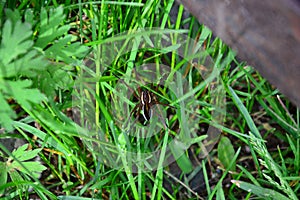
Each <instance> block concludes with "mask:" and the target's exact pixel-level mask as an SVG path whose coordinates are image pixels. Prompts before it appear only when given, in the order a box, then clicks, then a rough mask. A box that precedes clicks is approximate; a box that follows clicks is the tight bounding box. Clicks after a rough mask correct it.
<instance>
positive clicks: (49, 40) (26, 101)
mask: <svg viewBox="0 0 300 200" xmlns="http://www.w3.org/2000/svg"><path fill="white" fill-rule="evenodd" d="M27 11H28V12H26V13H27V15H26V16H27V18H26V19H27V20H28V21H31V22H34V21H35V20H34V19H33V15H32V14H30V13H32V12H31V11H30V10H27ZM6 13H7V16H6V17H7V19H6V21H5V23H4V26H3V28H2V40H1V45H0V55H1V57H0V83H1V85H0V91H1V93H0V125H1V126H2V127H4V128H5V129H6V131H12V130H13V119H15V118H16V117H17V114H16V113H15V112H14V111H13V110H12V108H11V107H10V105H9V104H8V102H7V100H10V99H13V100H15V101H16V102H17V103H18V104H19V105H20V106H21V107H22V108H23V109H24V110H25V111H29V110H30V109H31V108H32V105H34V104H39V103H41V102H42V101H44V100H47V98H50V99H52V98H53V97H54V95H55V93H56V91H57V89H61V88H63V89H64V90H66V89H69V88H71V87H72V83H73V79H72V74H71V73H70V70H72V68H73V67H72V66H69V67H68V66H66V64H69V65H70V64H71V65H73V64H75V63H78V60H77V59H78V58H82V57H83V56H84V55H85V54H86V52H87V48H86V47H84V46H82V45H80V43H78V42H72V37H71V36H69V35H66V36H65V37H63V35H64V34H66V33H67V31H68V30H69V29H70V26H69V25H62V22H63V21H64V19H65V16H64V15H63V8H62V7H59V8H57V9H51V10H50V12H49V16H48V13H47V11H46V9H42V11H41V16H40V17H41V18H40V21H41V23H40V24H37V25H36V27H35V29H37V30H39V34H38V35H37V40H36V41H34V39H33V38H34V37H33V31H32V29H33V27H32V25H31V24H29V23H27V22H22V20H21V17H20V14H19V12H18V11H17V10H16V11H11V10H6ZM47 59H48V60H49V59H51V60H55V61H60V62H61V63H64V65H62V64H60V65H57V64H56V63H53V62H52V63H50V62H49V61H48V60H47ZM41 91H42V92H43V93H44V94H42V92H41ZM45 94H46V95H45Z"/></svg>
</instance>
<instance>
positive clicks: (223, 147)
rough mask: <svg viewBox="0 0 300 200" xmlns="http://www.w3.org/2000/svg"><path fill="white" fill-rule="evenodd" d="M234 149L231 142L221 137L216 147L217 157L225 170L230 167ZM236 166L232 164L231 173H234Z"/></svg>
mask: <svg viewBox="0 0 300 200" xmlns="http://www.w3.org/2000/svg"><path fill="white" fill-rule="evenodd" d="M234 154H235V151H234V148H233V145H232V144H231V141H230V140H229V139H228V138H227V137H222V138H221V140H220V142H219V145H218V157H219V160H220V161H221V163H222V164H223V165H224V167H225V168H226V169H228V167H229V166H230V162H231V161H232V160H233V158H234ZM235 168H236V164H235V163H233V165H232V167H231V169H229V170H231V171H235Z"/></svg>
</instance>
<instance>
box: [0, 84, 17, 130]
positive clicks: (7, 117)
mask: <svg viewBox="0 0 300 200" xmlns="http://www.w3.org/2000/svg"><path fill="white" fill-rule="evenodd" d="M16 117H17V115H16V113H15V112H14V111H13V110H12V109H11V108H10V106H9V105H8V103H7V102H6V101H5V99H4V96H3V95H2V91H1V89H0V125H2V126H3V127H4V128H6V130H7V131H8V132H10V131H12V130H13V126H12V123H13V120H12V119H14V118H16Z"/></svg>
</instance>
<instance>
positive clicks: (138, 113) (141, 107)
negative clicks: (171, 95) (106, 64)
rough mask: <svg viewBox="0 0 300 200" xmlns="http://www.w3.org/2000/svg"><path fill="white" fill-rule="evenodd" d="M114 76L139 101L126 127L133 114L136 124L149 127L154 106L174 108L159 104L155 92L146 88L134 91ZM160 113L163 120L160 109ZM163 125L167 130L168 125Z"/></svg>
mask: <svg viewBox="0 0 300 200" xmlns="http://www.w3.org/2000/svg"><path fill="white" fill-rule="evenodd" d="M113 75H114V76H116V77H117V78H119V79H120V80H121V81H122V83H124V84H125V85H126V87H127V88H128V89H129V90H130V91H131V92H132V94H133V96H134V97H135V98H136V99H137V101H138V102H137V104H136V105H135V106H134V108H133V109H132V111H131V112H130V114H129V118H128V120H127V122H126V124H125V127H127V126H128V123H129V121H130V119H131V117H132V115H133V114H135V120H134V122H136V121H139V122H140V123H141V124H142V125H144V126H145V125H147V123H148V122H149V121H150V119H151V118H152V116H153V110H152V107H153V106H154V105H163V106H168V107H170V108H174V107H173V106H170V105H169V104H166V103H162V102H159V101H158V100H157V98H156V95H155V94H154V93H153V92H151V91H150V90H148V89H147V88H146V87H138V88H137V92H136V91H133V90H132V88H131V87H130V86H129V85H128V84H127V83H126V82H125V81H123V80H122V79H121V78H120V77H119V76H118V75H116V74H114V73H113ZM153 86H154V85H153V83H152V84H151V87H153ZM159 86H160V85H159V84H158V85H157V87H156V90H157V89H158V87H159ZM159 113H160V116H159V117H160V118H163V117H162V114H161V110H160V109H159ZM163 124H164V126H165V128H167V127H166V124H165V123H163Z"/></svg>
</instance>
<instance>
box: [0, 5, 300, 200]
mask: <svg viewBox="0 0 300 200" xmlns="http://www.w3.org/2000/svg"><path fill="white" fill-rule="evenodd" d="M16 5H17V9H15V10H13V9H14V8H15V6H16ZM0 6H1V7H0V8H1V11H0V17H1V18H0V24H1V43H0V44H1V45H0V55H1V57H0V83H1V84H0V91H1V93H0V125H1V129H0V139H1V143H0V152H1V154H0V156H1V162H0V165H1V169H2V170H0V198H3V199H29V198H35V197H37V198H39V199H57V198H59V199H250V198H260V199H298V198H300V196H299V190H300V184H299V181H300V176H299V171H300V158H299V155H300V139H299V138H300V137H299V135H300V132H299V117H300V115H299V109H298V108H296V107H295V106H294V105H293V104H291V103H290V102H289V101H288V100H287V99H286V98H285V97H284V96H283V95H282V94H280V92H279V91H278V90H276V88H274V87H273V86H272V85H270V84H269V83H268V82H267V81H266V80H265V79H264V78H263V77H262V76H261V75H260V74H259V73H258V72H256V71H255V70H254V69H253V68H252V67H251V66H248V65H247V64H245V62H239V61H237V60H236V59H235V57H234V52H232V51H231V50H230V49H229V48H228V47H227V46H226V44H224V43H223V42H222V41H221V40H220V39H219V38H214V37H213V36H212V33H211V31H210V30H209V29H208V28H206V27H205V26H203V25H199V24H198V23H197V21H196V19H195V18H193V17H191V16H190V17H188V18H184V17H183V12H184V8H183V7H182V6H179V8H178V11H177V12H176V14H177V15H176V16H173V18H172V19H171V17H170V16H171V12H170V10H171V9H172V8H174V7H175V6H174V1H154V0H149V1H144V2H141V1H139V2H137V1H136V2H122V1H104V2H100V1H78V2H75V1H71V0H69V1H44V2H43V1H7V2H3V3H0ZM12 10H13V11H12ZM39 13H40V14H39ZM186 25H187V27H189V28H188V29H184V27H186ZM191 50H193V53H191ZM191 60H193V62H191V63H188V61H191ZM150 64H151V67H149V66H150ZM162 64H163V65H164V66H167V67H165V68H164V67H162ZM145 65H147V67H144V68H143V66H145ZM141 69H143V70H141ZM149 69H151V70H150V71H149ZM116 75H117V76H116ZM120 78H121V79H123V80H122V81H120V80H119V79H120ZM124 82H126V84H128V85H130V87H131V88H133V89H132V90H134V91H137V90H138V89H137V88H138V87H143V88H144V89H147V90H148V91H151V92H152V93H154V94H155V96H156V98H157V100H158V101H159V102H162V103H164V104H168V105H170V106H162V105H160V106H158V105H157V106H158V108H157V109H156V110H157V113H156V115H154V116H153V117H152V120H153V121H154V122H153V123H152V122H150V124H149V126H142V125H141V124H139V122H138V121H137V120H135V116H132V118H131V120H130V122H129V124H130V126H131V125H133V126H132V127H124V124H125V123H124V121H127V120H128V117H129V113H130V112H131V111H132V109H133V108H134V106H135V105H136V104H137V103H138V102H137V100H136V99H135V98H133V97H132V95H130V94H129V93H130V92H132V91H131V89H128V87H127V86H126V85H125V84H124ZM151 82H154V83H155V85H160V87H158V90H156V89H155V87H154V88H153V87H150V85H149V84H146V83H151ZM171 106H172V107H171ZM133 115H135V114H133ZM155 120H156V121H155ZM208 127H209V129H208ZM207 130H208V132H207ZM154 133H158V134H154ZM149 134H153V135H152V136H151V137H150V135H149ZM17 138H18V139H23V140H24V141H25V144H26V145H24V146H20V147H19V148H18V149H15V150H14V151H10V150H8V149H7V147H6V146H5V145H4V144H5V140H7V139H17ZM205 139H206V140H207V141H208V143H205V142H203V141H204V140H205ZM214 139H215V140H214ZM202 142H203V143H202ZM203 145H205V147H206V148H203ZM130 152H131V153H130ZM154 152H155V153H154Z"/></svg>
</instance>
